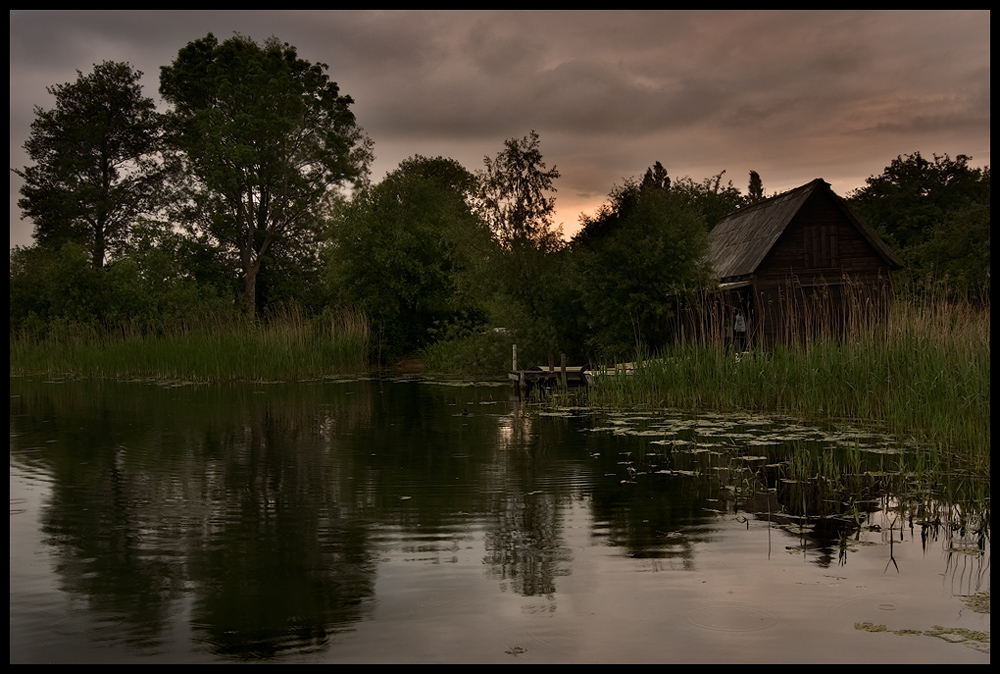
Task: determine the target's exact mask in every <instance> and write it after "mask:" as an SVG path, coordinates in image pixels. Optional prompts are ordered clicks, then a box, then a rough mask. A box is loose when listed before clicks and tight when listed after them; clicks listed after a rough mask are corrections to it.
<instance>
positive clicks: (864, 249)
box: [754, 193, 890, 344]
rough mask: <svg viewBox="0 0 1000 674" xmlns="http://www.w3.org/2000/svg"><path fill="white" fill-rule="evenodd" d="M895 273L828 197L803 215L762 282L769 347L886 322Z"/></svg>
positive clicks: (771, 258)
mask: <svg viewBox="0 0 1000 674" xmlns="http://www.w3.org/2000/svg"><path fill="white" fill-rule="evenodd" d="M889 300H890V274H889V268H888V266H887V265H886V264H885V262H884V261H883V260H882V258H881V256H880V255H878V253H877V252H876V251H875V249H874V248H872V246H871V244H869V243H868V241H866V240H865V238H864V237H863V236H862V235H861V234H860V232H858V230H857V228H856V227H855V226H854V225H853V223H852V222H851V220H850V219H849V218H848V217H847V216H846V215H845V214H844V213H843V211H841V210H840V208H839V207H838V206H837V204H836V203H835V202H834V201H833V199H832V198H830V196H829V195H828V194H825V193H816V194H814V195H813V196H812V197H811V198H810V199H809V200H808V201H807V202H806V203H805V204H804V205H803V207H802V208H801V209H800V210H799V212H798V214H797V215H796V216H795V218H793V220H792V222H791V223H789V226H788V227H787V228H786V230H785V232H784V233H783V234H782V236H781V238H779V240H778V242H777V243H776V244H775V245H774V247H773V248H772V249H771V252H770V253H769V254H768V255H767V256H766V257H765V259H764V261H763V262H762V263H761V265H760V266H759V267H758V270H757V274H756V275H755V277H754V309H755V314H756V315H755V320H756V321H757V323H758V325H757V330H758V333H759V335H760V337H761V339H762V340H763V341H764V342H765V343H770V344H773V343H786V344H787V343H793V342H801V341H808V340H811V339H815V338H817V337H819V336H823V335H829V336H842V335H844V334H845V333H848V332H850V331H852V330H855V329H857V328H860V327H862V326H865V325H868V324H869V323H870V322H871V321H872V320H878V319H880V318H883V317H884V316H885V315H886V313H887V311H888V307H889Z"/></svg>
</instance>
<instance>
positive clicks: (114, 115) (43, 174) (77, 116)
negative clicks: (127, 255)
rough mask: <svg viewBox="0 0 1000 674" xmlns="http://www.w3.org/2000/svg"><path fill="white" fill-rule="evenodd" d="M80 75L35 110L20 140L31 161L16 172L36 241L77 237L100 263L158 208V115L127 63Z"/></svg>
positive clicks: (58, 242)
mask: <svg viewBox="0 0 1000 674" xmlns="http://www.w3.org/2000/svg"><path fill="white" fill-rule="evenodd" d="M77 75H78V77H77V80H76V81H75V82H71V83H67V84H57V85H55V86H52V87H49V88H48V92H49V93H50V94H52V95H53V96H55V99H56V106H55V108H53V109H51V110H43V109H42V108H40V107H36V108H35V120H34V121H33V122H32V124H31V135H30V137H29V138H28V140H27V142H25V144H24V149H25V150H26V151H27V153H28V156H29V157H30V158H31V159H32V161H34V162H35V165H34V166H27V167H25V168H23V169H21V170H14V173H16V174H17V175H18V176H20V177H21V178H22V179H23V180H24V184H23V186H22V187H21V199H20V200H19V201H18V206H19V207H20V208H21V210H22V212H23V213H24V215H25V216H26V217H29V218H31V219H32V220H33V221H34V225H35V229H34V237H35V241H36V242H37V243H38V244H39V245H42V246H47V247H50V248H52V249H54V250H59V249H60V248H61V247H62V245H63V244H65V243H67V242H76V243H78V244H80V245H82V246H84V247H85V249H86V250H87V251H88V252H89V254H90V258H91V261H92V263H93V265H94V266H95V267H103V266H104V263H105V259H106V257H107V256H108V254H109V253H111V254H114V253H116V252H117V251H118V250H119V249H120V248H121V246H122V245H124V244H125V242H126V241H127V239H128V235H129V230H130V227H131V226H132V225H133V224H134V223H135V221H136V219H137V218H138V217H139V216H140V215H142V214H144V213H148V212H150V211H152V210H154V209H155V208H156V198H157V196H158V195H159V194H160V189H159V184H160V173H159V170H158V161H157V150H158V143H159V141H160V119H159V115H158V114H157V112H156V108H155V104H154V103H153V100H152V99H150V98H147V97H145V96H143V95H142V87H141V85H140V84H139V79H140V78H141V77H142V73H141V72H139V71H137V70H133V69H132V67H131V66H130V65H129V64H127V63H115V62H111V61H105V62H104V63H101V64H100V65H95V66H94V71H93V72H92V73H90V74H89V75H84V74H83V73H81V72H79V71H77Z"/></svg>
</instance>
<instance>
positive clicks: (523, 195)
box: [477, 131, 560, 251]
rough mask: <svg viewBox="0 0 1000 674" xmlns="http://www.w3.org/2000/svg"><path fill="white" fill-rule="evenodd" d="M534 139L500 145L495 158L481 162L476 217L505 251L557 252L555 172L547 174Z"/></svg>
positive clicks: (532, 137) (511, 140) (533, 137)
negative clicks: (501, 146)
mask: <svg viewBox="0 0 1000 674" xmlns="http://www.w3.org/2000/svg"><path fill="white" fill-rule="evenodd" d="M539 145H540V142H539V140H538V134H537V133H536V132H535V131H532V132H531V134H530V135H528V136H525V137H524V138H521V139H517V138H510V139H508V140H506V141H504V148H503V150H501V151H500V152H499V153H498V154H497V156H496V157H494V158H493V159H490V158H489V157H484V159H483V162H484V164H485V168H484V169H483V170H482V171H481V172H480V173H479V194H478V199H477V212H478V213H479V215H480V217H481V218H482V219H483V220H485V221H486V223H487V224H488V225H489V227H490V230H491V231H492V232H493V235H494V237H495V238H496V239H497V241H499V242H500V244H501V245H502V246H503V247H504V248H506V249H508V250H522V249H525V248H537V249H539V250H542V251H548V250H555V249H556V248H558V247H559V245H560V236H559V231H558V230H556V229H554V228H553V223H552V215H553V213H554V212H555V198H554V197H548V196H546V192H555V191H556V190H555V187H553V182H554V181H555V180H556V178H558V177H559V171H558V170H557V169H556V167H555V166H553V167H552V168H551V169H548V170H547V169H546V168H545V162H544V161H542V153H541V150H540V149H539Z"/></svg>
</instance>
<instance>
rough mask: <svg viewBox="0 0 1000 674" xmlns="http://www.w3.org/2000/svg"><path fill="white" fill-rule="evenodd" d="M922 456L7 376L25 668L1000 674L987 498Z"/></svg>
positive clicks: (862, 437) (294, 391)
mask: <svg viewBox="0 0 1000 674" xmlns="http://www.w3.org/2000/svg"><path fill="white" fill-rule="evenodd" d="M920 451H921V450H919V449H916V448H914V447H912V446H906V443H901V442H897V441H896V440H894V439H892V438H885V437H880V436H878V435H877V434H873V433H871V432H869V431H865V430H863V429H858V428H852V427H850V426H847V425H840V424H818V423H809V422H804V421H801V420H795V419H787V418H780V417H762V416H754V415H725V414H690V413H681V412H676V411H663V412H650V411H635V412H620V411H618V412H612V411H607V410H595V409H587V408H579V407H568V408H558V407H555V406H552V405H549V404H545V403H541V404H538V403H536V404H522V403H520V402H519V401H518V400H517V399H516V398H512V396H511V390H510V388H509V387H508V386H507V385H506V384H504V385H499V384H491V383H481V384H459V383H454V382H444V381H441V382H434V381H427V380H416V379H414V380H377V379H360V380H359V379H351V380H343V381H334V380H330V381H317V382H311V383H299V384H259V385H211V386H209V385H198V386H195V385H187V386H162V385H156V384H150V383H142V382H136V383H116V382H91V381H73V382H68V381H67V382H63V381H49V380H45V379H43V378H11V398H10V661H11V662H12V663H39V662H55V663H85V662H108V663H117V662H133V663H135V662H144V663H145V662H148V663H161V662H177V663H183V662H192V663H204V662H209V663H211V662H230V663H234V662H235V663H238V662H275V663H285V662H288V663H334V662H336V663H350V662H371V663H375V662H391V663H396V662H435V663H457V662H469V663H569V662H582V663H591V662H630V663H631V662H634V663H645V662H663V663H667V662H671V663H673V662H692V663H709V662H775V663H779V662H781V663H784V662H802V663H844V662H865V663H893V664H897V663H906V662H912V663H966V662H968V663H988V662H989V661H990V655H989V630H990V615H989V594H988V593H989V590H990V542H989V483H988V480H987V481H985V483H984V482H983V481H981V480H975V479H973V478H972V477H970V476H967V475H962V474H961V473H960V472H957V473H955V474H948V475H940V474H935V475H933V476H932V477H930V478H928V477H926V476H924V475H923V474H922V473H921V472H920V471H919V470H917V472H916V473H911V472H906V471H904V470H902V469H900V466H901V465H904V463H901V462H904V461H905V465H907V466H918V467H919V466H920V465H921V461H922V459H921V456H922V455H921V454H920ZM813 459H816V460H817V461H819V460H821V461H822V462H826V464H825V465H826V466H827V467H826V468H825V469H824V471H825V472H824V475H825V477H822V476H821V477H816V478H815V479H812V478H810V479H805V478H803V477H802V475H803V473H802V471H804V470H809V468H808V466H809V465H811V464H810V463H809V462H810V461H812V460H813ZM796 466H798V468H795V467H796ZM803 466H805V467H803ZM830 466H833V468H830ZM907 470H909V469H907ZM796 471H798V472H796Z"/></svg>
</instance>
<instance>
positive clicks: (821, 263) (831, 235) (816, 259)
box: [802, 224, 840, 267]
mask: <svg viewBox="0 0 1000 674" xmlns="http://www.w3.org/2000/svg"><path fill="white" fill-rule="evenodd" d="M802 249H803V254H804V260H803V262H804V264H805V266H806V267H839V266H840V253H839V251H838V250H837V226H836V225H834V224H813V225H809V226H807V227H803V229H802Z"/></svg>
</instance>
